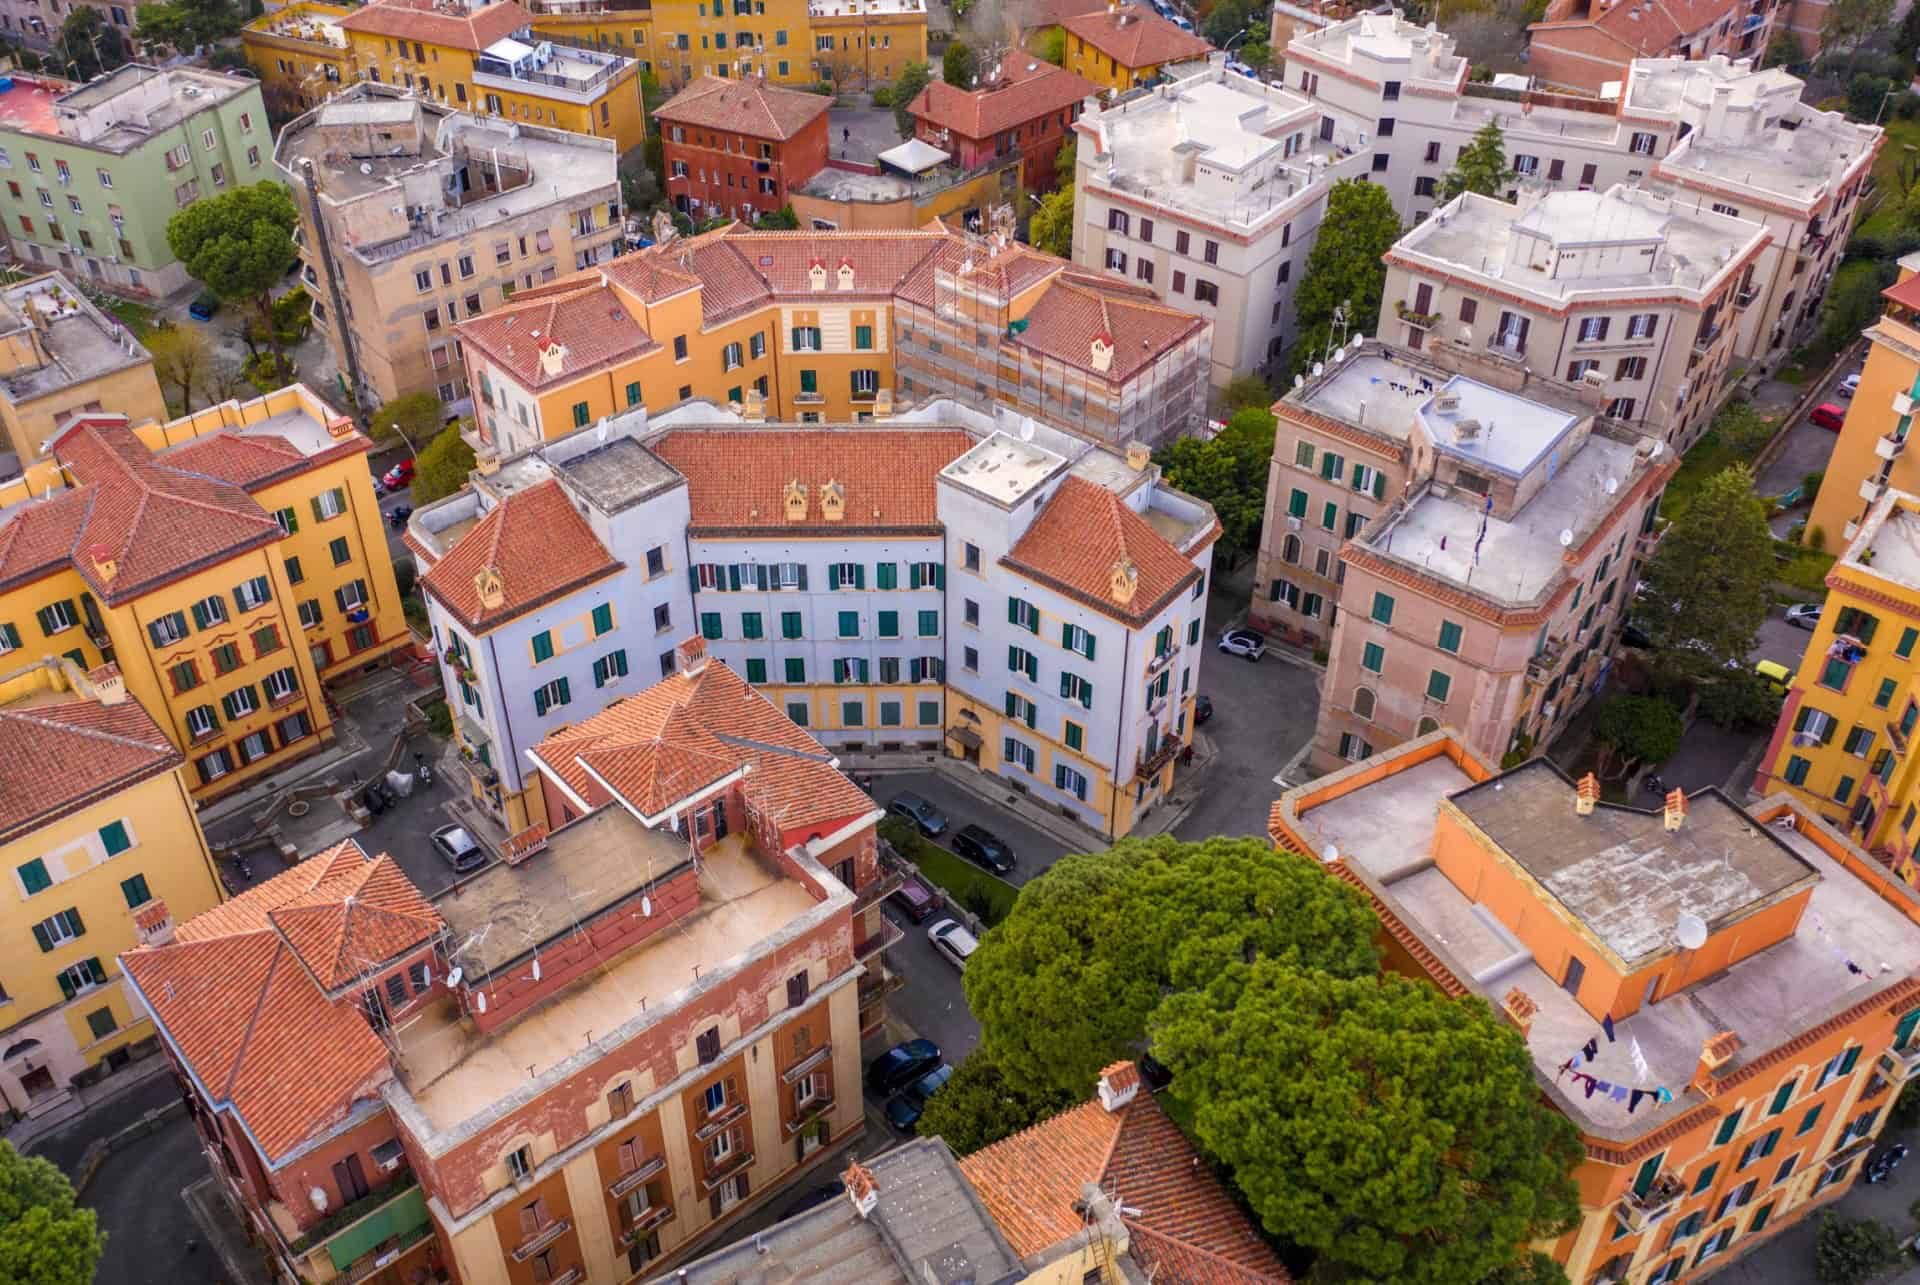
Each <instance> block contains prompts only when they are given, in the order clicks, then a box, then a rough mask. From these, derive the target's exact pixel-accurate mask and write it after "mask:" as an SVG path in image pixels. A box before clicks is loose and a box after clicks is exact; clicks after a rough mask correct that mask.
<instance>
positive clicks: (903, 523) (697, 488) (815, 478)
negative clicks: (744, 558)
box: [653, 427, 973, 534]
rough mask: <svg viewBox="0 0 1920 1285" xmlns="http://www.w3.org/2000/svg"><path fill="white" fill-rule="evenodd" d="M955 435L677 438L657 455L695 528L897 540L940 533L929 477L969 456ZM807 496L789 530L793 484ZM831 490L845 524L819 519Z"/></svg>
mask: <svg viewBox="0 0 1920 1285" xmlns="http://www.w3.org/2000/svg"><path fill="white" fill-rule="evenodd" d="M972 446H973V439H972V438H971V437H970V436H968V434H967V433H966V432H965V431H963V430H961V429H909V428H894V429H887V428H875V429H869V428H860V427H849V428H835V429H826V430H821V431H817V432H809V431H806V430H796V429H790V428H781V429H778V430H770V431H757V430H754V429H738V430H733V429H680V430H677V431H673V432H669V433H668V434H666V436H664V437H662V438H660V439H659V440H658V441H656V442H654V443H653V452H654V454H656V455H658V456H659V457H660V458H661V459H663V460H665V461H666V462H667V463H668V464H670V465H672V466H673V467H674V468H676V469H678V470H679V471H680V473H681V474H682V475H683V476H684V477H685V478H686V479H687V492H688V500H689V503H690V506H691V509H692V524H691V525H692V529H693V530H694V532H695V533H696V534H697V533H699V532H701V531H703V530H716V529H717V530H764V531H804V532H808V533H810V534H818V533H819V532H821V531H823V530H830V531H875V530H886V531H897V530H902V529H926V528H932V527H937V526H938V525H939V513H938V511H937V508H936V506H935V503H934V477H935V475H936V474H938V473H939V472H940V470H941V469H943V468H945V467H946V466H947V465H949V464H951V463H952V462H953V461H954V460H956V459H958V458H960V456H962V455H964V454H966V453H967V451H968V450H969V449H971V447H972ZM794 481H798V482H799V483H800V484H801V485H803V486H805V487H806V488H807V497H806V498H807V516H806V518H805V519H804V520H803V521H798V522H789V521H787V518H786V509H785V504H784V496H785V493H786V487H787V485H788V483H789V482H794ZM829 482H834V483H838V484H839V486H840V488H841V494H842V496H843V497H844V501H845V514H846V515H845V516H844V517H843V518H841V519H839V520H838V521H831V520H829V519H828V518H827V517H825V516H824V514H823V512H822V498H823V496H824V495H825V493H826V491H825V488H826V485H827V483H829Z"/></svg>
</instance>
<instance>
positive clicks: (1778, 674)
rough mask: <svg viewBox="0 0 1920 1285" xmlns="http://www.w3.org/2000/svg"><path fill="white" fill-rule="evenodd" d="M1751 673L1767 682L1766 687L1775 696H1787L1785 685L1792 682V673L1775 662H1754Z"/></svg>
mask: <svg viewBox="0 0 1920 1285" xmlns="http://www.w3.org/2000/svg"><path fill="white" fill-rule="evenodd" d="M1753 672H1754V673H1756V674H1758V675H1760V677H1762V678H1764V679H1766V680H1767V687H1768V689H1769V690H1771V691H1772V692H1773V694H1774V695H1776V696H1785V695H1786V694H1787V684H1788V683H1789V682H1791V681H1793V673H1792V671H1791V670H1789V669H1788V668H1787V667H1786V666H1785V665H1783V664H1781V663H1780V662H1779V661H1777V660H1762V661H1756V662H1755V663H1754V666H1753Z"/></svg>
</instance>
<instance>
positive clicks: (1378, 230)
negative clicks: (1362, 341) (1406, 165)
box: [1289, 179, 1400, 374]
mask: <svg viewBox="0 0 1920 1285" xmlns="http://www.w3.org/2000/svg"><path fill="white" fill-rule="evenodd" d="M1399 237H1400V216H1399V215H1397V214H1395V213H1394V210H1393V201H1392V200H1391V198H1389V197H1388V196H1387V189H1386V188H1384V187H1382V186H1380V185H1379V184H1378V183H1365V182H1361V181H1359V180H1357V179H1342V180H1340V181H1339V182H1338V183H1335V184H1334V185H1333V190H1332V191H1331V192H1329V193H1328V194H1327V214H1326V218H1325V219H1324V220H1322V222H1321V224H1320V232H1319V234H1318V235H1317V236H1316V237H1315V238H1314V242H1313V250H1312V251H1311V252H1310V253H1309V254H1308V255H1307V269H1306V271H1305V273H1303V274H1302V276H1301V280H1300V289H1299V290H1298V291H1297V292H1296V293H1295V295H1294V300H1293V305H1294V312H1295V315H1296V316H1297V317H1298V318H1299V321H1300V337H1299V338H1298V339H1297V340H1295V341H1294V345H1293V371H1290V372H1289V373H1290V374H1291V373H1295V372H1298V371H1302V370H1305V369H1306V368H1308V367H1310V366H1312V365H1313V363H1314V362H1316V361H1318V360H1320V354H1321V353H1322V351H1324V349H1325V347H1326V344H1327V340H1328V337H1329V336H1330V335H1333V337H1335V338H1338V335H1335V334H1334V314H1335V311H1336V309H1340V308H1345V310H1346V323H1347V324H1346V335H1347V336H1348V337H1349V338H1350V337H1352V336H1354V335H1371V334H1373V333H1375V332H1376V331H1378V330H1379V328H1380V293H1381V291H1382V290H1384V289H1385V288H1386V284H1387V265H1386V264H1385V263H1383V262H1382V261H1381V258H1380V256H1381V255H1383V254H1385V253H1386V252H1387V251H1388V250H1389V249H1390V248H1392V246H1393V243H1394V242H1395V241H1396V240H1398V239H1399Z"/></svg>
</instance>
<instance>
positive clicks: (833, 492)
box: [820, 478, 847, 522]
mask: <svg viewBox="0 0 1920 1285" xmlns="http://www.w3.org/2000/svg"><path fill="white" fill-rule="evenodd" d="M846 515H847V490H846V488H845V487H843V486H841V485H840V484H839V483H838V482H836V481H834V480H833V479H832V478H828V479H827V481H826V484H825V485H823V486H822V487H821V488H820V516H821V517H823V518H825V519H826V520H827V521H829V522H838V521H839V520H840V519H841V518H843V517H845V516H846Z"/></svg>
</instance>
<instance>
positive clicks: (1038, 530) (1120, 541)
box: [1000, 475, 1200, 624]
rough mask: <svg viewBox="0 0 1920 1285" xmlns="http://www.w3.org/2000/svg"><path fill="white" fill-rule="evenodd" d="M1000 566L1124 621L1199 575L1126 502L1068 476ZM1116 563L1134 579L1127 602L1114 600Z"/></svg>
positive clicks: (1143, 614)
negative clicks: (1125, 569)
mask: <svg viewBox="0 0 1920 1285" xmlns="http://www.w3.org/2000/svg"><path fill="white" fill-rule="evenodd" d="M1000 561H1001V563H1002V565H1004V566H1008V567H1011V568H1012V569H1013V570H1015V571H1018V572H1021V573H1023V574H1025V575H1027V576H1030V577H1032V578H1033V579H1035V580H1037V581H1039V582H1040V583H1041V584H1045V585H1048V586H1049V587H1051V588H1054V589H1057V590H1059V591H1060V592H1062V593H1065V594H1067V595H1069V596H1070V597H1072V598H1074V599H1076V600H1077V601H1080V602H1083V603H1085V604H1086V605H1087V606H1089V607H1092V608H1094V609H1095V610H1097V611H1102V612H1105V613H1106V614H1107V615H1109V616H1112V617H1113V618H1114V619H1116V620H1121V621H1125V622H1127V623H1129V624H1134V623H1138V622H1139V621H1142V620H1146V619H1149V618H1151V617H1152V616H1153V615H1154V614H1156V613H1157V612H1158V611H1159V610H1160V609H1161V607H1163V606H1164V605H1165V604H1166V602H1167V600H1168V599H1170V598H1171V597H1172V596H1173V595H1174V594H1176V593H1179V592H1180V591H1181V590H1183V589H1186V588H1187V587H1188V586H1189V585H1191V584H1192V583H1193V582H1194V581H1195V580H1197V579H1198V578H1199V576H1200V568H1198V567H1197V566H1195V565H1194V564H1193V560H1192V558H1191V557H1189V556H1187V555H1185V554H1182V553H1181V552H1180V551H1179V550H1178V549H1176V548H1174V547H1173V546H1172V545H1171V544H1168V543H1167V541H1166V538H1165V537H1164V536H1162V535H1161V534H1160V533H1159V532H1158V531H1155V530H1154V529H1153V527H1152V526H1150V525H1149V524H1148V522H1147V520H1146V519H1145V518H1143V517H1141V516H1140V515H1139V514H1138V513H1135V512H1134V511H1133V510H1132V509H1131V508H1129V507H1128V505H1127V502H1126V501H1125V500H1123V499H1121V498H1120V497H1119V496H1117V495H1115V494H1114V493H1113V492H1111V491H1109V490H1107V489H1106V488H1105V487H1103V486H1100V485H1097V484H1096V483H1093V482H1089V481H1087V480H1086V479H1085V478H1083V477H1073V476H1071V475H1070V476H1068V477H1067V478H1065V479H1064V480H1063V481H1062V482H1061V483H1060V485H1059V487H1058V488H1057V489H1056V490H1055V491H1054V493H1053V494H1052V495H1051V496H1050V497H1049V498H1048V499H1047V502H1046V505H1045V506H1044V507H1043V508H1042V509H1041V510H1040V516H1039V517H1037V518H1035V519H1034V521H1033V525H1032V526H1029V527H1028V528H1027V530H1026V534H1024V535H1022V536H1021V537H1020V539H1019V542H1018V543H1016V544H1015V545H1014V546H1013V548H1012V549H1010V550H1008V551H1007V555H1006V556H1005V557H1004V558H1002V559H1001V560H1000ZM1122 564H1126V565H1130V566H1131V567H1132V568H1133V570H1134V573H1135V574H1136V575H1137V577H1138V579H1137V580H1136V582H1135V588H1134V592H1133V598H1132V601H1131V602H1129V603H1125V604H1123V603H1120V602H1118V601H1116V600H1115V598H1114V596H1113V576H1114V568H1115V567H1116V566H1120V565H1122Z"/></svg>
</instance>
